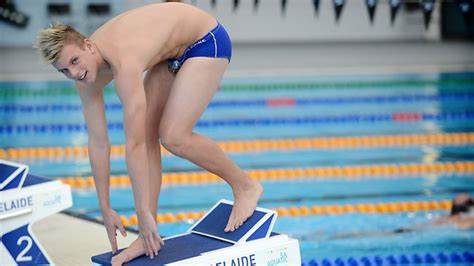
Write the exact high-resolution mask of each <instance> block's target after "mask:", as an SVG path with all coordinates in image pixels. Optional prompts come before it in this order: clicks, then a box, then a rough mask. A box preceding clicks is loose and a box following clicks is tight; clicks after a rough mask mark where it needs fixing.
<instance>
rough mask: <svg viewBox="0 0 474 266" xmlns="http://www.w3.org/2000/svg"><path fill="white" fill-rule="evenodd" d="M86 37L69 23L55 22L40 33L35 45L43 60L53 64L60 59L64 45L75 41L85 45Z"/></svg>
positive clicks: (79, 44) (81, 45)
mask: <svg viewBox="0 0 474 266" xmlns="http://www.w3.org/2000/svg"><path fill="white" fill-rule="evenodd" d="M85 38H86V37H85V36H84V35H82V33H80V32H78V31H77V30H75V29H74V28H73V27H71V26H69V25H66V24H64V23H54V24H51V25H49V27H48V28H47V29H44V30H42V31H40V32H39V33H38V36H37V40H36V45H35V47H36V48H38V52H39V54H40V56H41V58H42V59H43V61H44V62H46V63H48V64H51V63H53V62H55V61H56V60H57V59H58V57H59V53H60V52H61V50H62V49H63V47H64V45H66V44H71V43H74V44H77V45H78V46H80V47H83V45H84V39H85Z"/></svg>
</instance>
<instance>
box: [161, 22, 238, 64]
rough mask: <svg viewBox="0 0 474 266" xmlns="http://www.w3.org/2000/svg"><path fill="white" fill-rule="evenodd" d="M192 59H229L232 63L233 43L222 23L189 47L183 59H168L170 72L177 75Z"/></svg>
mask: <svg viewBox="0 0 474 266" xmlns="http://www.w3.org/2000/svg"><path fill="white" fill-rule="evenodd" d="M191 57H211V58H227V60H229V62H230V58H231V57H232V43H231V41H230V37H229V35H228V34H227V31H226V30H225V29H224V27H223V26H222V25H221V24H220V23H217V26H216V27H215V28H214V29H212V30H211V31H210V32H209V33H208V34H206V36H204V37H202V38H201V39H199V40H198V41H196V42H195V43H193V44H192V45H191V46H189V47H188V48H187V49H186V50H185V51H184V54H183V55H182V56H181V57H179V58H172V59H168V68H169V70H170V71H171V72H173V73H177V72H178V70H179V69H180V68H181V66H182V65H183V64H184V62H185V61H186V59H188V58H191Z"/></svg>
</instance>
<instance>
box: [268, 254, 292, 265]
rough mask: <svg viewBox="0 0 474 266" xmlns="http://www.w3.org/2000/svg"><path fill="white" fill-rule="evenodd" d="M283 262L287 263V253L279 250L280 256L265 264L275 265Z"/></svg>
mask: <svg viewBox="0 0 474 266" xmlns="http://www.w3.org/2000/svg"><path fill="white" fill-rule="evenodd" d="M283 263H288V254H287V253H286V251H282V252H280V257H278V258H276V259H271V260H269V261H268V262H267V266H275V265H279V264H283Z"/></svg>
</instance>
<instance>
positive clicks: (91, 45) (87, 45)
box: [84, 38, 95, 53]
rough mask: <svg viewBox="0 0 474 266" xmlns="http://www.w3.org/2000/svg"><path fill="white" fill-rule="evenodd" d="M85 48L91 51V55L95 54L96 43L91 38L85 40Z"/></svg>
mask: <svg viewBox="0 0 474 266" xmlns="http://www.w3.org/2000/svg"><path fill="white" fill-rule="evenodd" d="M84 48H85V49H86V50H89V51H90V52H91V53H95V47H94V43H93V42H92V40H91V39H89V38H84Z"/></svg>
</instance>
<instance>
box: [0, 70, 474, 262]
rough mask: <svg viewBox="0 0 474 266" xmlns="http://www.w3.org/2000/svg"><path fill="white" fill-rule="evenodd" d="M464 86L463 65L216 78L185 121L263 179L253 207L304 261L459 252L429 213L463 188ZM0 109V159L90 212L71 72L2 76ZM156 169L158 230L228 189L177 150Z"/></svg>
mask: <svg viewBox="0 0 474 266" xmlns="http://www.w3.org/2000/svg"><path fill="white" fill-rule="evenodd" d="M473 89H474V73H434V74H413V73H412V74H391V75H387V74H385V75H359V76H342V75H339V76H319V77H292V78H272V79H270V78H252V79H250V78H228V79H226V80H224V81H223V83H222V87H221V90H220V91H219V93H218V94H217V95H216V96H215V98H214V100H213V102H212V103H211V104H210V106H209V108H208V109H207V110H206V112H205V113H204V115H203V117H202V119H201V120H200V121H199V123H198V125H197V126H196V128H195V130H196V131H198V132H201V133H203V134H206V135H208V136H210V137H212V138H213V139H215V140H217V141H218V142H219V144H220V145H221V147H222V148H223V149H224V150H225V151H226V152H227V153H228V154H229V155H230V156H231V157H232V159H234V160H235V161H236V162H237V163H238V164H239V165H240V166H241V167H242V168H244V169H245V170H247V171H248V172H249V174H251V176H252V177H254V178H256V179H259V180H262V183H263V185H264V187H265V193H264V195H263V197H262V199H261V202H260V205H261V206H262V207H266V208H274V209H277V210H278V212H279V215H280V217H279V219H278V220H277V223H276V225H275V231H277V232H283V233H287V234H289V235H290V236H292V237H295V238H297V239H299V240H300V246H301V253H302V259H303V261H304V262H305V263H306V264H312V265H344V263H345V264H346V265H355V264H354V261H356V262H357V261H358V262H363V261H364V260H362V259H363V258H365V259H366V260H365V261H366V263H367V261H369V262H368V263H369V264H370V262H372V263H377V261H379V262H380V261H384V262H387V263H390V262H392V263H393V262H394V261H395V262H398V263H403V262H405V263H406V262H407V261H409V262H417V263H421V262H424V263H431V264H432V263H447V262H456V261H460V262H465V261H466V258H467V259H472V258H473V255H474V254H473V253H472V252H473V251H474V249H473V247H474V232H473V230H460V229H457V228H455V227H452V226H433V225H431V224H432V222H433V221H434V220H435V219H436V218H437V217H440V216H442V215H445V214H446V213H447V212H448V208H449V205H450V202H449V200H450V199H452V198H453V197H454V196H455V195H456V193H459V192H461V191H464V192H468V193H471V194H472V193H473V192H474V182H473V180H472V174H473V172H474V164H473V159H472V158H473V155H474V145H473V143H474V132H473V131H474V130H473V129H474V123H472V122H473V120H474V104H473V100H474V90H473ZM105 97H106V102H107V106H106V112H107V118H108V128H109V134H110V141H111V143H112V145H113V146H114V147H113V150H112V153H113V154H112V161H111V181H112V187H113V189H112V191H111V202H112V205H113V207H114V208H115V209H116V210H118V211H119V213H120V214H121V215H122V216H123V217H122V220H123V222H124V223H126V224H127V225H128V227H129V228H131V229H136V216H134V210H133V202H132V194H131V188H130V184H129V181H128V179H127V177H126V174H127V173H126V167H125V161H124V158H123V152H124V148H123V143H124V135H123V132H122V127H123V125H122V123H121V122H120V121H121V116H122V115H121V108H120V104H119V101H118V98H117V97H116V96H115V95H114V93H113V89H112V88H111V87H108V88H106V89H105ZM0 120H1V121H2V123H1V125H0V143H1V145H0V148H1V149H0V158H6V159H9V160H13V161H18V162H22V163H25V164H28V165H29V166H30V172H31V173H34V174H36V175H42V176H46V177H51V178H58V179H61V180H62V181H64V182H66V183H68V184H71V185H72V186H73V188H74V190H73V200H74V206H73V207H72V208H71V209H70V210H69V211H70V212H71V213H75V214H77V215H79V216H85V217H89V218H91V219H95V218H96V217H98V216H99V215H100V213H99V211H98V209H97V199H96V196H95V192H94V190H93V182H91V178H90V177H89V176H90V174H91V171H90V167H89V162H88V159H87V152H86V150H85V149H84V148H83V147H84V145H86V143H87V136H86V131H85V126H84V121H83V118H82V113H81V109H80V102H79V99H78V97H77V95H76V94H75V92H74V89H73V88H72V83H70V82H48V81H45V82H26V81H25V82H1V83H0ZM163 170H164V173H165V175H164V188H163V189H162V192H161V196H160V214H161V215H160V216H159V217H158V219H159V221H160V225H159V230H160V233H161V234H162V235H164V236H169V235H174V234H178V233H182V232H183V231H185V230H186V229H187V228H188V227H189V226H190V224H191V223H192V222H193V221H194V219H196V218H197V217H199V215H200V214H201V213H202V211H205V210H207V209H209V208H210V207H211V206H212V205H213V204H214V203H215V202H216V201H218V200H219V199H221V198H228V199H231V198H230V197H231V195H232V194H231V191H230V189H229V187H228V186H227V185H226V184H224V183H223V182H220V181H218V179H217V178H216V177H214V176H212V175H209V174H207V173H204V172H202V170H201V169H198V168H197V167H196V166H194V165H193V164H191V163H189V162H187V161H185V160H182V159H180V158H177V157H174V156H172V155H170V154H168V153H165V154H164V158H163ZM203 189H205V191H206V193H203ZM411 227H417V228H418V227H419V228H420V229H417V230H414V231H409V232H405V233H395V231H397V229H400V228H411ZM351 263H352V264H351ZM364 265H366V264H364Z"/></svg>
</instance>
